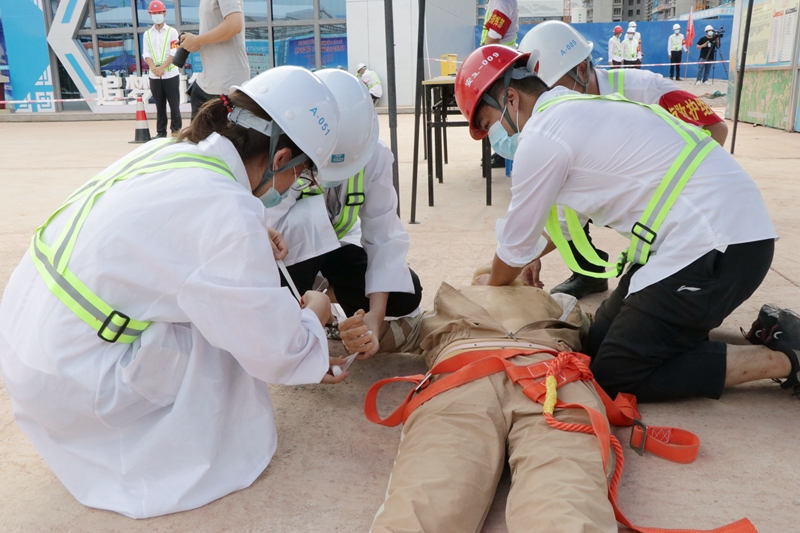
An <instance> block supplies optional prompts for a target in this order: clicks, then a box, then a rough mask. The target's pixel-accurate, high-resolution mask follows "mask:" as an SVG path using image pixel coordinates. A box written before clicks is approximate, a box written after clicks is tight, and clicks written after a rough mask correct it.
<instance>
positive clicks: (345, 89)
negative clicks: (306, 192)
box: [316, 69, 380, 182]
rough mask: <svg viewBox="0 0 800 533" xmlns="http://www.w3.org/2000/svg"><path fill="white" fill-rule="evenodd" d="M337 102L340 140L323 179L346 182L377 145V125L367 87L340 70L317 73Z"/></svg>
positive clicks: (362, 165)
mask: <svg viewBox="0 0 800 533" xmlns="http://www.w3.org/2000/svg"><path fill="white" fill-rule="evenodd" d="M316 75H317V77H318V78H319V79H321V80H322V83H324V84H325V86H326V87H327V88H328V89H330V91H331V93H333V96H334V98H336V103H337V104H338V105H339V116H340V118H341V123H340V131H339V140H338V141H337V142H336V146H335V147H334V149H333V154H331V161H330V163H329V164H328V166H327V167H326V168H325V181H326V182H334V181H345V180H347V179H349V178H351V177H352V176H355V175H356V174H358V172H359V171H360V170H361V169H363V168H364V167H365V166H366V165H367V162H368V161H369V158H370V157H372V154H373V152H375V147H376V146H377V145H378V136H379V133H380V126H379V124H378V115H376V114H375V106H374V105H373V104H372V96H370V94H369V90H368V89H367V86H366V85H364V84H363V83H361V81H360V80H359V79H358V78H356V77H355V76H353V75H352V74H350V73H349V72H345V71H343V70H338V69H323V70H320V71H319V72H317V73H316Z"/></svg>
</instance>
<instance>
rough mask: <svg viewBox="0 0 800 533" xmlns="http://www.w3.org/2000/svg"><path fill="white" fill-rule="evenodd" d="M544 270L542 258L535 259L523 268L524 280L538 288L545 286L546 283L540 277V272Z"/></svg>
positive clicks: (530, 285) (526, 283)
mask: <svg viewBox="0 0 800 533" xmlns="http://www.w3.org/2000/svg"><path fill="white" fill-rule="evenodd" d="M541 271H542V260H541V259H534V260H533V261H531V262H530V263H528V264H527V265H525V267H524V268H523V269H522V274H521V275H522V282H523V283H525V285H527V286H529V287H536V288H538V289H543V288H544V283H542V281H541V280H540V279H539V273H540V272H541Z"/></svg>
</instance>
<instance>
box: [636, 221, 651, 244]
mask: <svg viewBox="0 0 800 533" xmlns="http://www.w3.org/2000/svg"><path fill="white" fill-rule="evenodd" d="M636 226H639V227H640V228H641V229H642V230H644V231H645V233H644V234H642V235H639V234H638V233H636ZM631 233H633V234H634V235H636V236H637V237H639V238H640V239H642V240H643V241H644V242H646V243H647V244H649V245H652V244H653V243H654V242H655V240H656V237H657V236H658V234H657V233H656V232H655V231H653V230H651V229H650V228H648V227H647V226H645V225H644V224H642V223H641V222H636V223H635V224H634V225H633V227H632V228H631ZM648 233H649V234H650V235H648Z"/></svg>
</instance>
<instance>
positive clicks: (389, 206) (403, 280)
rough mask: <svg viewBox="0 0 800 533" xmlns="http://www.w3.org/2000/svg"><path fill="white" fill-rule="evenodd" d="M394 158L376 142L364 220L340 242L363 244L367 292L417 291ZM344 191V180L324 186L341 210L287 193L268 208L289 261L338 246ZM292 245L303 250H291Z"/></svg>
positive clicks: (366, 170)
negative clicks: (337, 228)
mask: <svg viewBox="0 0 800 533" xmlns="http://www.w3.org/2000/svg"><path fill="white" fill-rule="evenodd" d="M393 162H394V156H393V155H392V151H391V149H390V148H389V147H388V146H387V145H386V143H384V142H383V141H378V146H377V147H376V148H375V153H373V154H372V157H371V158H370V160H369V161H368V162H367V166H366V167H364V203H363V204H362V205H361V207H360V209H359V212H358V218H359V222H360V225H359V224H358V223H357V224H356V225H354V226H353V228H352V229H351V230H350V232H348V234H347V235H345V237H344V238H342V245H344V244H360V245H361V246H362V247H363V248H364V251H365V252H366V253H367V258H368V263H367V274H366V295H370V294H372V293H375V292H406V293H413V292H414V283H413V281H412V280H411V273H410V272H409V270H408V264H407V263H406V254H407V253H408V246H409V242H410V240H409V237H408V233H407V232H406V229H405V228H404V227H403V223H402V222H401V221H400V218H398V216H397V193H396V192H395V190H394V185H393V183H392V163H393ZM346 192H347V191H346V190H345V186H344V185H343V186H340V187H337V188H335V189H326V190H325V194H326V195H328V196H329V195H331V194H334V195H336V198H335V199H333V201H331V200H332V199H331V198H329V199H328V202H327V204H328V205H329V206H331V205H333V204H336V205H338V206H339V208H338V209H333V210H329V209H326V206H325V202H324V200H323V196H322V195H319V196H313V197H307V198H303V199H302V200H295V199H294V198H291V199H290V198H286V199H284V201H283V202H281V204H280V205H278V206H276V207H273V208H271V209H267V213H268V217H269V218H268V224H269V226H270V227H271V228H274V229H276V230H277V231H279V232H281V233H282V234H283V237H284V239H285V240H286V244H287V245H288V247H289V257H287V258H286V259H285V260H284V262H285V263H286V264H287V265H292V264H295V263H299V262H300V261H304V260H306V259H309V258H311V257H317V256H319V255H322V254H324V253H327V252H330V251H331V250H335V249H336V248H337V247H338V246H339V242H338V239H337V237H336V233H335V232H334V230H333V226H332V223H336V222H337V221H338V220H339V215H340V214H341V203H342V202H343V201H344V199H345V195H346ZM331 211H333V212H331ZM304 240H305V242H303V241H304ZM307 243H314V244H315V245H317V249H316V250H313V249H312V247H311V246H308V245H307ZM333 243H335V244H333ZM294 249H300V250H301V251H300V252H293V250H294Z"/></svg>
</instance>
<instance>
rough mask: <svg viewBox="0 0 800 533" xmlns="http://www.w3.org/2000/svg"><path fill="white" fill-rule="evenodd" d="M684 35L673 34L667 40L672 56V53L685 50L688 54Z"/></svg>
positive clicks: (669, 52) (668, 49)
mask: <svg viewBox="0 0 800 533" xmlns="http://www.w3.org/2000/svg"><path fill="white" fill-rule="evenodd" d="M683 39H684V38H683V34H682V33H673V34H672V35H670V36H669V39H667V53H668V54H671V53H672V52H680V51H681V50H683V51H684V52H686V43H685V42H684V40H683Z"/></svg>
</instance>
